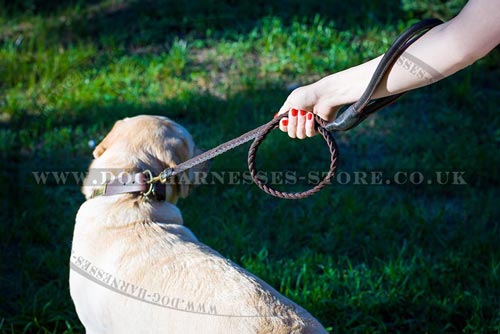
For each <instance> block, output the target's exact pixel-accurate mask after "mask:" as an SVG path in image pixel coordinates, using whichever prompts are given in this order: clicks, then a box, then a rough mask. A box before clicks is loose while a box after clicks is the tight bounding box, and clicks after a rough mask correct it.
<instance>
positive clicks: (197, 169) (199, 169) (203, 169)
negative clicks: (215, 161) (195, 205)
mask: <svg viewBox="0 0 500 334" xmlns="http://www.w3.org/2000/svg"><path fill="white" fill-rule="evenodd" d="M201 153H203V150H200V149H199V148H198V147H196V146H195V147H194V150H193V157H195V156H197V155H200V154H201ZM209 170H210V161H205V162H204V163H201V164H199V165H196V166H194V167H192V168H190V169H189V170H188V171H187V172H186V173H184V174H183V175H182V176H181V177H180V178H179V190H180V193H179V195H180V197H182V198H186V197H187V196H188V195H189V193H190V192H191V190H192V189H193V187H194V186H196V185H198V184H199V183H201V182H203V180H205V179H206V178H207V173H208V171H209Z"/></svg>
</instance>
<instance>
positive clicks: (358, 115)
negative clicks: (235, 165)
mask: <svg viewBox="0 0 500 334" xmlns="http://www.w3.org/2000/svg"><path fill="white" fill-rule="evenodd" d="M441 23H442V21H440V20H437V19H427V20H423V21H421V22H419V23H416V24H415V25H413V26H411V27H410V28H408V29H407V30H405V31H404V32H403V33H402V34H401V35H400V36H399V37H398V38H397V39H396V40H395V41H394V43H393V44H392V45H391V47H390V48H389V49H388V50H387V52H386V53H385V55H384V57H382V60H381V61H380V63H379V65H378V66H377V69H376V70H375V73H374V74H373V76H372V78H371V80H370V82H369V84H368V86H367V88H366V90H365V92H364V93H363V95H362V96H361V98H360V99H359V101H358V102H356V103H354V104H353V105H351V106H350V107H348V108H347V109H345V111H343V112H342V114H341V115H340V116H339V117H338V118H337V119H336V120H334V121H333V122H331V123H327V122H326V121H324V120H323V119H322V118H320V117H319V116H317V115H315V122H316V129H317V130H318V132H319V133H320V134H321V136H322V137H323V138H324V139H325V141H326V143H327V145H328V149H329V151H330V155H331V160H330V168H329V171H328V173H327V174H326V176H325V177H324V178H323V180H322V181H321V182H319V183H318V184H316V185H315V186H314V187H312V188H311V189H309V190H306V191H303V192H294V193H287V192H282V191H278V190H276V189H273V188H271V187H270V186H268V185H267V184H265V182H264V181H263V180H262V179H261V178H259V176H258V175H257V169H256V166H255V158H256V154H257V149H258V147H259V145H260V144H261V142H262V141H263V140H264V139H265V138H266V136H267V135H268V134H269V133H270V132H271V131H272V130H273V129H275V128H276V127H278V125H279V122H280V120H281V119H282V118H283V117H286V116H287V115H288V114H287V113H285V114H282V115H280V116H279V117H276V118H274V119H272V120H271V121H269V122H268V123H266V124H264V125H261V126H259V127H258V128H256V129H254V130H251V131H249V132H247V133H245V134H243V135H241V136H239V137H237V138H235V139H232V140H230V141H228V142H225V143H223V144H221V145H219V146H217V147H215V148H213V149H211V150H208V151H206V152H204V153H202V154H200V155H198V156H196V157H194V158H192V159H189V160H187V161H185V162H183V163H180V164H179V165H177V166H174V167H171V168H167V169H165V170H164V171H162V172H161V173H160V174H159V175H158V176H156V177H152V178H151V179H150V180H149V181H148V183H149V184H154V183H158V182H160V183H167V182H168V180H169V179H170V178H172V177H173V176H175V175H178V174H180V173H182V172H184V171H186V170H187V169H189V168H192V167H194V166H196V165H199V164H201V163H203V162H205V161H207V160H210V159H212V158H214V157H216V156H218V155H221V154H223V153H224V152H227V151H229V150H231V149H233V148H235V147H237V146H240V145H242V144H244V143H246V142H248V141H250V140H252V139H253V140H254V142H253V143H252V145H251V146H250V150H249V151H248V169H249V170H250V174H251V175H252V178H253V180H254V182H255V183H256V184H257V186H258V187H259V188H260V189H262V190H263V191H264V192H266V193H267V194H269V195H272V196H276V197H280V198H285V199H299V198H305V197H308V196H311V195H312V194H314V193H317V192H318V191H319V190H321V189H322V188H323V187H324V186H325V185H327V184H328V183H329V182H330V180H331V178H332V177H333V175H334V173H335V170H336V168H337V163H338V149H337V144H336V143H335V139H334V138H333V135H332V132H333V131H346V130H349V129H352V128H353V127H355V126H357V125H358V124H360V123H361V122H362V121H363V120H364V119H366V118H367V117H368V116H369V115H371V114H372V113H374V112H376V111H378V110H380V109H382V108H383V107H385V106H387V105H389V104H391V103H392V102H394V101H395V100H396V99H398V98H399V97H401V96H402V95H403V94H404V93H401V94H396V95H392V96H388V97H385V98H380V99H377V100H371V97H372V95H373V93H374V92H375V90H376V88H377V87H378V85H379V84H380V82H381V81H382V79H383V77H384V76H385V74H386V73H387V72H388V70H389V69H390V68H391V67H392V65H393V64H394V63H395V62H396V60H397V59H398V58H399V56H400V55H401V54H402V53H403V52H404V50H406V48H408V47H409V46H410V45H411V44H412V43H413V42H415V41H416V40H417V39H418V38H420V37H421V36H422V35H423V34H424V33H425V32H427V31H428V30H430V29H431V28H433V27H435V26H437V25H439V24H441Z"/></svg>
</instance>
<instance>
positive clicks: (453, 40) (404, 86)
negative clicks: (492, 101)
mask: <svg viewBox="0 0 500 334" xmlns="http://www.w3.org/2000/svg"><path fill="white" fill-rule="evenodd" d="M488 1H490V2H488ZM486 2H488V3H487V5H485V3H486ZM499 3H500V1H498V0H494V1H492V0H474V1H470V3H469V4H468V5H467V6H466V7H465V8H464V9H463V10H462V12H461V13H460V15H459V16H457V17H455V18H454V19H452V20H450V21H448V22H446V23H443V24H442V25H440V26H437V27H435V28H434V29H432V30H431V31H429V32H428V33H426V34H425V35H424V36H422V37H421V38H420V39H419V40H417V41H416V42H415V43H414V44H412V45H411V46H410V47H409V48H408V49H407V50H406V52H405V53H404V54H403V55H402V56H401V57H400V58H399V59H398V61H397V62H396V64H395V65H394V66H393V68H392V69H391V71H390V73H389V74H388V75H387V77H386V78H384V81H383V82H382V83H381V85H380V86H379V88H378V89H377V91H376V92H375V95H374V97H376V98H378V97H384V96H388V95H393V94H396V93H400V92H404V91H408V90H412V89H415V88H419V87H422V86H425V85H428V84H431V83H434V82H436V81H439V80H440V79H442V78H445V77H447V76H450V75H452V74H454V73H455V72H457V71H459V70H461V69H463V68H465V67H467V66H468V65H470V64H472V63H473V62H475V61H476V60H478V59H480V58H482V57H483V56H484V55H486V54H487V53H488V52H489V51H491V49H493V48H494V47H495V46H496V45H497V44H498V43H499V39H500V28H499V24H498V21H500V5H499ZM478 20H480V21H481V22H480V24H478ZM381 58H382V56H380V57H377V58H376V59H373V60H371V61H368V62H366V63H363V64H361V65H359V66H356V67H352V68H349V69H347V70H345V71H342V72H338V73H335V74H332V75H330V76H327V77H325V78H323V79H321V80H320V81H318V82H316V83H314V84H312V85H311V88H312V89H313V90H314V93H315V95H316V96H317V98H318V100H321V99H330V100H332V101H330V103H331V104H339V105H342V104H347V103H352V102H355V101H356V100H357V99H359V97H360V96H361V94H362V93H363V91H364V89H365V88H366V86H367V85H368V82H369V81H370V79H371V77H372V75H373V73H374V72H375V68H376V67H377V65H378V63H379V62H380V60H381ZM346 83H347V84H346Z"/></svg>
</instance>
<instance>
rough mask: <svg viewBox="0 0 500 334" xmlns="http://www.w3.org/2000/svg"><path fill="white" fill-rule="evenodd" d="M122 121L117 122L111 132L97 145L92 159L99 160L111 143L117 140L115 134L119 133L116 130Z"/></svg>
mask: <svg viewBox="0 0 500 334" xmlns="http://www.w3.org/2000/svg"><path fill="white" fill-rule="evenodd" d="M121 122H122V121H117V122H116V123H115V125H113V128H112V129H111V131H110V132H109V133H108V134H107V135H106V137H104V139H103V140H102V141H101V142H100V143H99V145H97V146H96V147H95V149H94V151H93V152H92V155H93V156H94V159H97V158H99V157H100V156H101V155H102V154H103V153H104V152H105V151H106V150H107V149H108V147H110V146H111V145H112V144H113V142H114V141H115V140H116V139H117V134H118V133H119V132H120V131H118V130H117V128H118V127H119V126H120V124H121Z"/></svg>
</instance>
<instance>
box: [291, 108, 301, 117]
mask: <svg viewBox="0 0 500 334" xmlns="http://www.w3.org/2000/svg"><path fill="white" fill-rule="evenodd" d="M291 113H292V116H294V117H295V116H297V114H298V113H299V111H298V110H297V109H292V111H291Z"/></svg>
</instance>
